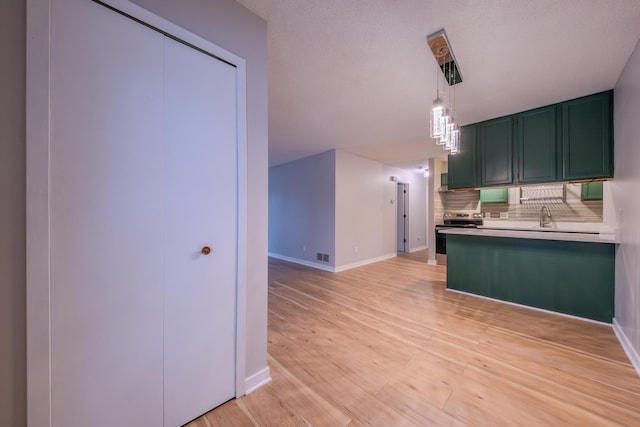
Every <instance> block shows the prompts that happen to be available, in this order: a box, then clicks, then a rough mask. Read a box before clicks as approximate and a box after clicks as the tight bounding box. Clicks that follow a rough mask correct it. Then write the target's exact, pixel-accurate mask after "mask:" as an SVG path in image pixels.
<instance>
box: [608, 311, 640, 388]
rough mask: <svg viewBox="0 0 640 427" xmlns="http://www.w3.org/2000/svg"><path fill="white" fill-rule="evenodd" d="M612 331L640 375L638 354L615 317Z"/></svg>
mask: <svg viewBox="0 0 640 427" xmlns="http://www.w3.org/2000/svg"><path fill="white" fill-rule="evenodd" d="M613 332H614V333H615V334H616V338H618V341H620V345H621V346H622V348H623V350H624V352H625V353H627V357H628V358H629V361H630V362H631V364H632V365H633V367H634V368H635V370H636V372H637V373H638V376H640V354H639V353H638V351H637V350H636V349H635V348H634V347H633V345H632V344H631V340H630V339H629V337H627V335H626V334H625V333H624V329H622V327H621V326H620V324H619V323H618V321H617V320H616V319H615V318H614V319H613Z"/></svg>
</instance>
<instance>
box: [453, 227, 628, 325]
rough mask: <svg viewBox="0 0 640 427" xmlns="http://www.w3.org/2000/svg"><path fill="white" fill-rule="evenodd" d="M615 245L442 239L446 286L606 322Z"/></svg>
mask: <svg viewBox="0 0 640 427" xmlns="http://www.w3.org/2000/svg"><path fill="white" fill-rule="evenodd" d="M614 271H615V246H614V245H613V244H609V243H585V242H567V241H554V240H533V239H510V238H501V237H483V236H460V235H452V234H449V235H447V288H449V289H455V290H459V291H464V292H469V293H473V294H477V295H483V296H487V297H491V298H496V299H500V300H504V301H510V302H514V303H518V304H523V305H528V306H532V307H537V308H543V309H546V310H551V311H556V312H559V313H565V314H571V315H574V316H579V317H584V318H587V319H593V320H598V321H601V322H607V323H611V321H612V318H613V295H614Z"/></svg>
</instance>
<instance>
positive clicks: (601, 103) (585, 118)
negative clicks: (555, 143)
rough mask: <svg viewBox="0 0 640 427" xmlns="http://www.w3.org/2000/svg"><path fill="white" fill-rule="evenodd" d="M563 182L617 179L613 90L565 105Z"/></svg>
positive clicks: (563, 119) (563, 117)
mask: <svg viewBox="0 0 640 427" xmlns="http://www.w3.org/2000/svg"><path fill="white" fill-rule="evenodd" d="M561 108H562V154H563V161H562V180H564V181H568V180H575V179H597V178H613V127H612V125H613V91H607V92H601V93H597V94H595V95H590V96H585V97H582V98H578V99H573V100H571V101H566V102H563V103H562V104H561Z"/></svg>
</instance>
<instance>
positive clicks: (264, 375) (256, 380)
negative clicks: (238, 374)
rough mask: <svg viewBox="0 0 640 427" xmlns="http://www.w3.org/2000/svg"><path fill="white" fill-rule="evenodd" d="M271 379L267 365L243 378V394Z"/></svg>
mask: <svg viewBox="0 0 640 427" xmlns="http://www.w3.org/2000/svg"><path fill="white" fill-rule="evenodd" d="M269 381H271V372H270V371H269V367H268V366H267V367H266V368H264V369H263V370H261V371H258V372H256V373H255V374H253V375H251V376H250V377H248V378H245V380H244V389H245V394H249V393H253V392H254V391H256V390H257V389H259V388H260V387H262V386H263V385H265V384H267V383H269Z"/></svg>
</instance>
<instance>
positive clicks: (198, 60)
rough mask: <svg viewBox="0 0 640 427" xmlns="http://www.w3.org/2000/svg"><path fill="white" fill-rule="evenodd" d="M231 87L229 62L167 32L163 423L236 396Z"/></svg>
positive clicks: (234, 175) (184, 418) (182, 420)
mask: <svg viewBox="0 0 640 427" xmlns="http://www.w3.org/2000/svg"><path fill="white" fill-rule="evenodd" d="M235 87H236V85H235V68H234V67H232V66H230V65H228V64H226V63H224V62H222V61H220V60H218V59H216V58H213V57H211V56H208V55H206V54H203V53H201V52H199V51H196V50H195V49H192V48H190V47H187V46H185V45H183V44H181V43H179V42H176V41H175V40H172V39H168V38H167V39H166V41H165V99H164V132H165V134H164V141H165V145H166V151H165V153H166V154H165V165H166V177H165V181H166V197H165V203H166V205H165V212H166V223H167V235H166V236H167V238H166V247H165V259H166V267H165V274H166V282H165V304H164V307H165V309H164V315H165V322H164V330H165V346H164V349H165V350H164V352H165V371H164V372H165V383H164V384H165V425H166V426H173V425H181V424H184V423H186V422H188V421H190V420H192V419H193V418H195V417H197V416H199V415H202V414H204V413H205V412H207V411H209V410H210V409H212V408H214V407H216V406H218V405H220V404H221V403H223V402H225V401H227V400H229V399H231V398H233V397H234V396H235V333H236V328H235V319H236V315H235V310H236V260H237V243H236V242H237V203H238V201H237V154H236V147H237V143H236V123H237V120H236V100H235V99H236V94H235ZM204 247H208V248H210V252H209V253H208V254H205V253H203V252H202V249H203V248H204ZM205 252H206V250H205Z"/></svg>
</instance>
